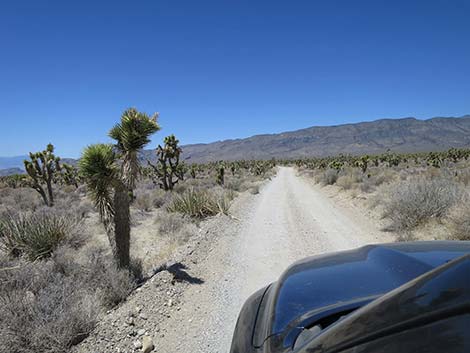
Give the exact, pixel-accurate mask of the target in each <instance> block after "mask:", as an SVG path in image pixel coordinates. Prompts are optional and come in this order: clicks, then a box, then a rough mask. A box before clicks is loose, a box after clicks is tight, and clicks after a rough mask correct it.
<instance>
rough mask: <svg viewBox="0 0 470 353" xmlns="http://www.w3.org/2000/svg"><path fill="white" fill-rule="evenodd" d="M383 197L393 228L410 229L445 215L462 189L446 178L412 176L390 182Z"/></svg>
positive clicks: (386, 212)
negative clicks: (396, 181)
mask: <svg viewBox="0 0 470 353" xmlns="http://www.w3.org/2000/svg"><path fill="white" fill-rule="evenodd" d="M384 196H385V197H384V204H383V206H384V216H385V217H387V218H389V219H390V220H391V221H392V223H393V224H392V225H393V227H394V228H396V229H411V228H414V227H416V226H418V225H419V224H421V223H423V222H426V221H427V220H429V219H431V218H435V219H441V218H442V217H443V216H445V214H446V213H447V211H448V210H449V209H450V208H451V207H452V206H453V205H454V204H455V203H456V202H457V201H458V200H459V199H460V197H461V188H460V187H459V186H458V185H457V184H455V183H454V182H452V181H451V180H449V179H423V178H412V179H409V180H406V181H400V182H398V183H395V184H392V185H391V186H390V187H389V188H388V189H387V195H384Z"/></svg>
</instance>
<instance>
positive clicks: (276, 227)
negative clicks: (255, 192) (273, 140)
mask: <svg viewBox="0 0 470 353" xmlns="http://www.w3.org/2000/svg"><path fill="white" fill-rule="evenodd" d="M243 206H244V207H243V208H240V209H234V210H233V214H234V216H235V217H236V218H237V219H239V221H238V222H231V223H227V227H226V228H225V229H222V230H221V234H220V238H219V240H218V242H217V244H216V246H215V247H214V248H213V251H212V252H211V254H210V256H209V257H207V258H206V259H205V260H204V261H203V262H202V263H200V264H199V265H198V270H197V272H200V273H201V276H202V277H203V280H204V283H203V284H201V285H195V286H190V287H189V288H188V289H187V290H186V291H185V292H184V294H183V297H182V300H181V307H180V310H178V311H177V312H176V314H175V315H172V316H171V318H169V319H168V320H167V322H166V323H165V333H164V335H163V337H161V338H160V339H159V340H158V342H155V343H156V350H157V351H159V352H204V353H216V352H217V353H219V352H220V353H224V352H228V351H229V348H230V341H231V336H232V333H233V329H234V326H235V322H236V319H237V315H238V312H239V310H240V308H241V306H242V304H243V302H244V301H245V300H246V298H247V297H248V296H249V295H251V294H252V293H253V292H254V291H256V290H257V289H259V288H261V287H263V286H265V285H266V284H268V283H270V282H272V281H274V280H276V279H277V278H278V277H279V275H280V274H281V273H282V271H283V270H285V269H286V267H287V266H289V265H290V264H291V263H292V262H293V261H296V260H299V259H301V258H303V257H306V256H310V255H315V254H319V253H324V252H330V251H338V250H344V249H350V248H354V247H358V246H362V245H365V244H368V243H377V242H388V241H393V239H392V238H391V236H389V235H387V234H385V233H383V232H381V231H380V230H379V229H378V228H377V227H376V226H375V225H374V224H371V221H370V220H369V219H368V218H367V217H365V216H364V215H363V214H362V213H361V211H360V209H354V208H352V207H347V206H345V205H341V206H338V205H336V204H335V203H334V202H333V201H332V200H331V198H329V197H328V196H326V194H325V193H324V192H323V191H322V190H321V187H320V186H315V185H312V184H311V183H309V182H308V181H306V180H304V179H302V178H301V177H298V176H296V173H295V170H294V169H292V168H280V170H279V173H278V174H277V176H276V177H274V178H273V180H272V181H271V182H269V183H268V184H267V185H266V186H265V187H264V188H263V189H262V191H261V194H260V195H259V196H258V197H257V198H255V199H254V200H252V201H251V202H248V203H245V204H244V205H243Z"/></svg>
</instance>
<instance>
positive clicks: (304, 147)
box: [144, 115, 470, 163]
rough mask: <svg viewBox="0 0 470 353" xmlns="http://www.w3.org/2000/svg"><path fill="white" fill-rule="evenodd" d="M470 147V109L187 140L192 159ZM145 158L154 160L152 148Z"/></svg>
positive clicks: (188, 156)
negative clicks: (442, 114) (468, 111)
mask: <svg viewBox="0 0 470 353" xmlns="http://www.w3.org/2000/svg"><path fill="white" fill-rule="evenodd" d="M452 147H470V115H465V116H462V117H459V118H454V117H450V118H443V117H437V118H431V119H427V120H418V119H415V118H402V119H380V120H375V121H371V122H361V123H351V124H342V125H335V126H313V127H309V128H306V129H301V130H296V131H290V132H284V133H279V134H265V135H256V136H252V137H249V138H243V139H234V140H225V141H218V142H213V143H208V144H193V145H185V146H183V159H185V160H186V161H187V162H197V163H200V162H210V161H218V160H238V159H270V158H307V157H324V156H332V155H338V154H340V153H343V154H353V155H358V154H380V153H383V152H386V151H387V150H389V149H390V150H391V151H396V152H427V151H440V150H445V149H449V148H452ZM144 158H149V159H151V160H154V159H155V157H154V153H153V152H152V151H145V153H144Z"/></svg>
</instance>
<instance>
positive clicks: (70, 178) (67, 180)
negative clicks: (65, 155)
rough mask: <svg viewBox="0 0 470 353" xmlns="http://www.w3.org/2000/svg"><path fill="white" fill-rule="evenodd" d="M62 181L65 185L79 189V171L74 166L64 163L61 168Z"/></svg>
mask: <svg viewBox="0 0 470 353" xmlns="http://www.w3.org/2000/svg"><path fill="white" fill-rule="evenodd" d="M60 167H61V170H60V171H61V173H60V179H61V181H62V183H64V184H65V185H73V186H75V188H78V181H79V177H78V169H77V168H75V167H74V166H73V165H70V164H67V163H63V164H62V165H61V166H60Z"/></svg>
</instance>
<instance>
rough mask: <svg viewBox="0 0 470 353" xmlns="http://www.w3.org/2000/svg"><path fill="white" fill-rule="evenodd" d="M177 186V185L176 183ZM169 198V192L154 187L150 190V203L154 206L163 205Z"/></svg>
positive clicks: (159, 206) (166, 203)
mask: <svg viewBox="0 0 470 353" xmlns="http://www.w3.org/2000/svg"><path fill="white" fill-rule="evenodd" d="M177 186H178V185H177ZM170 200H171V192H168V191H165V190H162V189H156V190H153V191H152V204H153V206H154V207H156V208H161V207H165V206H166V205H168V203H169V202H170Z"/></svg>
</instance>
